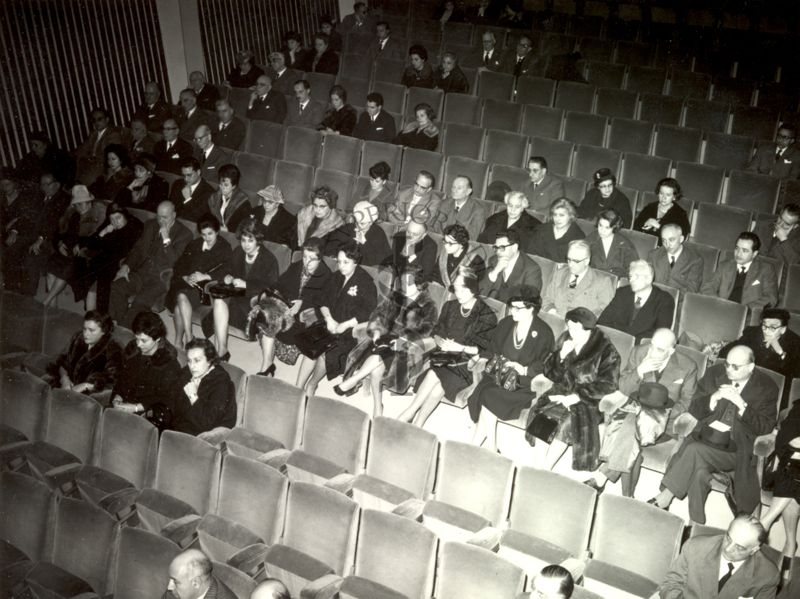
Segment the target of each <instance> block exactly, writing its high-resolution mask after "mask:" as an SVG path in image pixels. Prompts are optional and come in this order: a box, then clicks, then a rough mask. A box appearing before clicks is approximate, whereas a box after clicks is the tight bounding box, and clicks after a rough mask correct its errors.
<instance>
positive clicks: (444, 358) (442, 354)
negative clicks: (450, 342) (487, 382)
mask: <svg viewBox="0 0 800 599" xmlns="http://www.w3.org/2000/svg"><path fill="white" fill-rule="evenodd" d="M429 359H430V364H431V367H433V368H436V367H439V368H441V367H442V366H459V365H462V364H467V363H468V362H469V356H468V355H467V354H465V353H464V352H460V351H433V352H431V353H430V356H429Z"/></svg>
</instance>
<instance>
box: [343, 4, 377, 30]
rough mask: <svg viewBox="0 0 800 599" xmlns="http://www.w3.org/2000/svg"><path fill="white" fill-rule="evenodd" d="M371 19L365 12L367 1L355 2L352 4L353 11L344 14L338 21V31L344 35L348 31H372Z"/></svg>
mask: <svg viewBox="0 0 800 599" xmlns="http://www.w3.org/2000/svg"><path fill="white" fill-rule="evenodd" d="M372 27H373V24H372V19H371V18H370V16H369V15H368V14H367V3H366V2H356V3H355V4H353V13H352V14H349V15H345V17H344V18H343V19H342V22H341V23H339V33H341V34H342V36H346V35H347V34H348V33H360V34H368V33H370V32H371V31H372Z"/></svg>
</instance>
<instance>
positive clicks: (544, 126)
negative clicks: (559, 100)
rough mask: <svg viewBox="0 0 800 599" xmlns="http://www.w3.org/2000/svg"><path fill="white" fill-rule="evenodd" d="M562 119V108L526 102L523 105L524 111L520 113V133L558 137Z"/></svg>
mask: <svg viewBox="0 0 800 599" xmlns="http://www.w3.org/2000/svg"><path fill="white" fill-rule="evenodd" d="M563 120H564V109H563V108H551V107H549V106H534V105H532V104H528V105H526V106H525V111H524V112H523V115H522V127H521V130H520V133H522V134H523V135H528V136H532V135H536V136H538V137H549V138H552V139H558V138H559V137H561V121H563Z"/></svg>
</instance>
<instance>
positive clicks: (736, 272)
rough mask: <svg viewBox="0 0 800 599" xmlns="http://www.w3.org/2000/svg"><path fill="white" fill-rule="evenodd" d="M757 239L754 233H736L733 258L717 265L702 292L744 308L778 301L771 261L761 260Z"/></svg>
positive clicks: (775, 277) (775, 303)
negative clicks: (741, 305)
mask: <svg viewBox="0 0 800 599" xmlns="http://www.w3.org/2000/svg"><path fill="white" fill-rule="evenodd" d="M760 249H761V240H759V238H758V235H756V234H755V233H750V232H749V231H745V232H744V233H740V234H739V237H738V239H737V240H736V248H735V249H734V251H733V260H726V261H725V262H723V263H722V264H720V265H719V266H718V267H717V270H716V272H714V276H713V277H712V279H711V280H710V281H707V282H706V283H704V284H703V287H702V288H701V290H700V292H701V293H702V294H703V295H715V296H717V297H721V298H722V299H727V300H731V301H733V302H737V303H739V304H743V305H745V306H747V307H748V308H753V309H755V308H764V307H766V306H775V305H777V303H778V276H777V275H776V274H775V268H774V267H773V266H772V264H769V263H768V262H766V261H764V260H761V259H760V258H759V257H758V251H759V250H760Z"/></svg>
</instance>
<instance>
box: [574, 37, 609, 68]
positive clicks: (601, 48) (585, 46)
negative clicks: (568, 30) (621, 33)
mask: <svg viewBox="0 0 800 599" xmlns="http://www.w3.org/2000/svg"><path fill="white" fill-rule="evenodd" d="M580 52H581V56H583V57H584V58H585V59H586V60H592V61H597V62H611V59H612V57H613V56H614V40H611V39H600V38H599V37H594V36H593V37H584V38H581V41H580Z"/></svg>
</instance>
